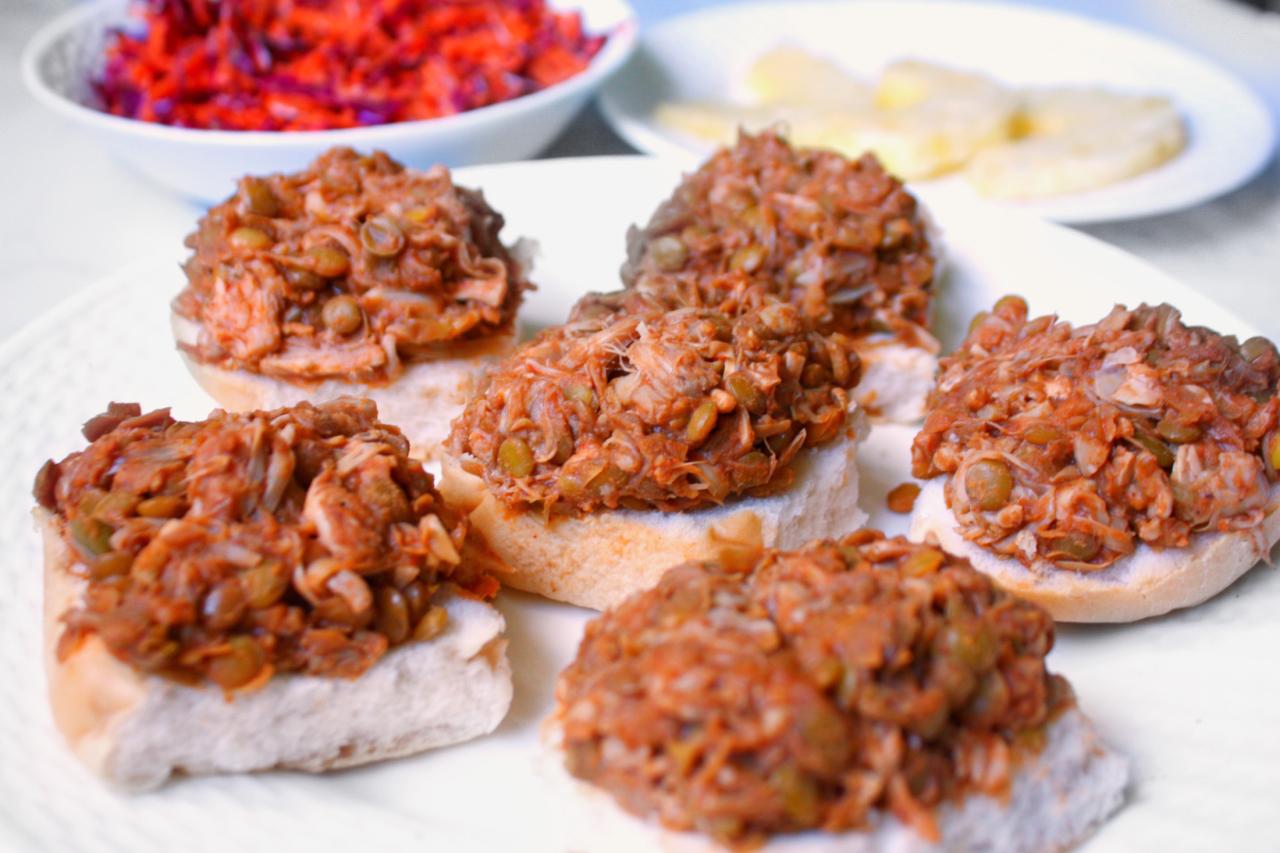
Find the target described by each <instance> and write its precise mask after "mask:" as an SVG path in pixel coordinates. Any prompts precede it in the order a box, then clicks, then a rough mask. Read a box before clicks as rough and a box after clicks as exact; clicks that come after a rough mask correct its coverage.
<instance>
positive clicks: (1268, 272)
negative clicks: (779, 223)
mask: <svg viewBox="0 0 1280 853" xmlns="http://www.w3.org/2000/svg"><path fill="white" fill-rule="evenodd" d="M710 2H717V0H637V2H635V5H636V7H637V9H638V10H639V12H640V14H641V18H642V22H643V23H649V24H651V23H653V22H654V21H656V20H658V19H660V18H662V17H665V16H668V15H670V14H674V13H675V12H678V11H681V10H684V9H689V8H693V7H695V6H701V5H708V3H710ZM1040 2H1041V3H1042V4H1043V5H1058V6H1063V7H1068V8H1071V9H1073V10H1075V11H1077V12H1082V13H1085V14H1093V15H1095V16H1097V17H1101V18H1105V19H1108V20H1112V21H1115V22H1119V23H1122V24H1127V25H1130V26H1135V27H1138V28H1141V29H1145V30H1148V31H1151V32H1154V33H1156V34H1159V35H1162V36H1165V37H1167V38H1170V39H1172V40H1174V41H1177V42H1179V43H1181V44H1182V45H1184V46H1186V47H1189V48H1191V49H1194V50H1197V51H1199V52H1200V53H1202V54H1205V55H1207V56H1209V57H1211V58H1213V59H1215V60H1217V61H1219V62H1221V63H1222V64H1223V65H1226V66H1227V67H1229V68H1231V69H1232V70H1234V71H1235V72H1236V73H1238V74H1239V75H1240V76H1242V77H1243V78H1244V79H1246V80H1247V81H1248V82H1250V83H1251V84H1252V85H1253V86H1254V87H1255V88H1257V89H1258V90H1259V92H1260V93H1262V94H1263V95H1264V97H1266V98H1267V99H1268V101H1269V102H1270V103H1271V105H1272V108H1273V109H1274V110H1275V111H1276V113H1277V115H1280V16H1276V15H1267V16H1263V15H1260V14H1258V13H1255V12H1252V11H1251V10H1249V9H1247V8H1245V7H1243V6H1237V5H1235V4H1230V3H1227V2H1226V1H1225V0H1112V2H1107V0H1076V2H1071V3H1068V2H1065V0H1040ZM68 5H70V3H69V1H68V0H2V1H0V117H2V118H0V129H2V130H3V133H0V151H2V156H0V245H2V246H3V249H4V255H5V257H7V258H9V268H8V271H7V273H6V274H5V276H4V277H3V279H2V280H0V305H2V306H3V308H2V310H0V340H2V339H5V338H7V337H9V336H10V335H11V334H12V333H13V332H14V331H16V330H17V329H19V328H20V327H21V326H23V325H24V324H25V323H27V322H29V321H30V320H31V319H33V318H34V317H36V316H38V315H39V314H41V313H43V312H44V311H46V310H48V309H49V308H50V307H52V306H53V305H54V304H56V303H57V302H58V301H60V300H61V299H63V298H65V297H66V296H68V295H69V294H71V293H73V292H74V291H75V290H77V289H78V288H81V287H84V286H86V285H88V284H90V283H92V282H93V281H95V280H97V279H99V278H101V277H103V276H105V275H107V274H109V273H111V272H113V271H115V270H117V269H119V268H120V267H123V266H124V265H126V264H128V263H129V262H130V261H133V260H135V259H137V258H140V257H144V256H148V255H155V254H157V253H160V252H170V253H172V254H174V256H175V257H176V256H177V251H178V249H177V247H178V246H180V243H181V240H182V237H183V235H184V234H186V233H187V232H188V231H190V230H191V228H192V225H193V224H194V222H195V220H196V218H197V217H198V216H199V210H198V209H196V208H195V207H192V206H190V205H188V204H186V203H184V202H181V201H178V200H176V199H174V198H172V197H170V196H168V195H166V194H164V193H163V192H161V191H160V190H158V189H155V188H153V187H151V186H150V185H148V184H146V183H143V182H142V181H140V180H138V179H136V178H135V176H134V175H132V174H130V173H129V172H127V171H125V170H124V169H123V168H122V167H120V166H119V165H118V164H116V163H115V162H114V161H112V160H111V159H110V158H108V157H107V156H106V154H104V153H103V152H102V151H100V150H99V149H98V148H97V147H96V146H95V145H93V144H92V143H91V142H90V141H89V140H87V139H83V138H80V137H79V136H78V135H77V134H76V132H75V131H74V130H73V129H71V128H70V127H69V126H67V125H66V124H64V123H62V122H61V121H60V120H58V119H57V118H55V117H54V116H53V115H51V114H49V113H47V112H46V111H45V110H44V109H42V108H41V107H40V106H39V105H37V104H36V103H35V101H34V100H32V99H31V98H30V96H28V95H27V94H26V92H25V91H24V90H23V88H22V85H21V82H20V80H19V78H18V72H17V68H18V56H19V54H20V52H21V49H22V45H23V44H24V43H25V42H26V40H27V38H28V37H29V36H30V34H31V33H32V32H34V30H35V29H36V28H37V27H38V26H39V24H40V23H41V22H42V21H43V20H45V19H47V18H48V17H50V16H52V15H53V14H54V13H56V12H57V11H58V10H59V9H61V8H64V7H66V6H68ZM627 150H629V149H627V147H626V146H625V144H623V143H622V142H621V141H620V140H619V139H618V138H617V137H616V136H614V135H613V134H612V133H611V132H610V131H609V130H608V129H607V128H606V127H605V126H604V125H603V123H602V122H601V121H600V119H599V116H598V114H596V113H595V112H594V110H588V111H587V112H586V113H584V115H583V116H581V117H579V119H578V120H577V121H576V122H575V124H574V125H572V126H571V127H570V128H569V130H568V131H567V132H566V134H565V135H564V137H562V138H561V139H560V140H559V141H558V142H557V143H556V144H554V145H553V146H552V148H551V150H550V151H549V154H551V155H563V154H593V153H594V154H603V153H618V152H623V151H627ZM1083 230H1085V231H1087V232H1088V233H1090V234H1092V235H1094V236H1096V237H1099V238H1101V239H1103V240H1106V241H1108V242H1111V243H1114V244H1115V245H1117V246H1120V247H1121V248H1124V249H1127V250H1129V251H1131V252H1134V253H1136V254H1138V255H1139V256H1141V257H1143V258H1146V259H1147V260H1149V261H1151V262H1152V263H1154V264H1156V265H1157V266H1159V267H1161V268H1163V269H1164V270H1165V271H1167V272H1169V273H1171V274H1172V275H1174V276H1175V277H1178V278H1180V279H1182V280H1183V281H1185V282H1187V283H1188V284H1190V285H1192V286H1193V287H1196V288H1199V289H1201V290H1202V291H1204V292H1205V293H1206V294H1208V295H1210V296H1211V297H1213V298H1214V299H1217V300H1219V301H1220V302H1222V303H1223V304H1225V305H1226V306H1228V307H1229V308H1231V309H1233V310H1234V311H1235V312H1237V313H1238V314H1240V315H1241V316H1243V317H1247V318H1249V319H1250V320H1252V321H1253V322H1254V323H1255V324H1256V325H1257V326H1259V327H1261V328H1262V329H1263V330H1264V331H1265V332H1267V333H1268V334H1269V335H1270V336H1271V337H1273V338H1275V339H1277V340H1280V164H1277V163H1272V165H1271V167H1270V168H1269V169H1268V170H1267V171H1266V172H1265V173H1264V174H1263V175H1262V176H1261V177H1260V178H1259V179H1257V180H1255V181H1254V182H1253V183H1251V184H1250V185H1249V186H1247V187H1245V188H1243V189H1241V190H1238V191H1236V192H1234V193H1232V194H1230V195H1228V196H1226V197H1224V198H1221V199H1219V200H1217V201H1214V202H1211V203H1209V204H1205V205H1201V206H1199V207H1197V208H1194V209H1191V210H1186V211H1182V212H1179V213H1174V214H1169V215H1166V216H1161V217H1155V218H1151V219H1145V220H1139V221H1133V222H1125V223H1116V224H1110V225H1097V226H1090V227H1086V228H1084V229H1083ZM169 295H170V294H163V295H158V297H159V298H167V297H168V296H169Z"/></svg>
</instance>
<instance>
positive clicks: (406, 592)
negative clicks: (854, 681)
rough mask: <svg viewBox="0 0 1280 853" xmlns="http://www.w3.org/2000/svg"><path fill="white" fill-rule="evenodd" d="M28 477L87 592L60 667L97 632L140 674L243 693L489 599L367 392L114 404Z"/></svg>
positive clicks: (483, 561)
mask: <svg viewBox="0 0 1280 853" xmlns="http://www.w3.org/2000/svg"><path fill="white" fill-rule="evenodd" d="M85 437H86V438H88V439H89V440H90V441H91V444H90V445H89V446H88V447H87V448H86V449H84V450H82V451H79V452H76V453H72V454H71V455H69V456H68V457H67V458H65V459H63V460H62V461H61V462H53V461H50V462H48V463H46V464H45V466H44V468H42V469H41V471H40V474H39V475H38V477H37V479H36V486H35V494H36V499H37V501H38V502H39V503H40V504H41V506H43V507H44V508H46V509H47V510H49V511H50V512H52V513H53V514H54V517H55V520H56V523H57V525H58V528H59V530H60V532H61V534H62V536H63V537H64V539H65V541H66V544H67V545H68V547H69V549H70V552H71V554H72V557H73V559H74V564H73V566H72V568H71V571H72V572H73V573H75V574H77V575H78V576H80V577H82V578H83V579H84V580H85V581H86V583H87V587H86V590H85V593H84V596H83V600H82V601H80V602H79V603H78V604H77V605H76V606H75V607H74V608H73V609H72V610H71V611H70V612H68V613H67V614H65V615H64V616H63V620H64V622H65V624H66V627H65V630H64V632H63V634H62V636H61V638H60V641H59V645H58V654H59V657H60V658H63V659H65V658H66V657H67V656H68V655H69V654H71V653H72V652H73V651H74V650H75V649H76V648H77V647H78V646H79V644H80V643H82V642H83V641H84V640H85V639H87V638H88V637H90V636H96V637H98V638H99V639H101V641H102V642H103V643H104V644H105V645H106V647H107V649H108V650H109V651H110V652H111V653H112V654H113V655H115V656H116V657H118V658H120V659H121V660H123V661H125V662H126V663H128V664H130V665H132V666H133V667H135V668H136V669H138V670H140V671H142V672H145V673H151V674H157V675H161V676H165V677H168V678H172V679H175V680H178V681H182V682H186V683H199V682H202V681H210V682H213V683H214V684H217V685H219V686H221V687H222V688H224V689H227V690H233V689H248V688H252V687H255V686H258V685H261V684H262V683H264V682H265V681H266V680H267V679H269V678H270V677H271V675H272V674H273V673H279V672H299V673H306V674H310V675H328V676H342V677H347V678H354V677H356V676H358V675H360V674H361V673H362V672H364V671H365V670H366V669H367V668H368V667H369V666H371V665H372V664H373V663H374V662H376V661H377V660H378V659H379V658H380V657H381V656H382V655H383V654H384V653H385V652H386V651H387V649H388V648H389V647H392V646H395V645H398V644H400V643H404V642H409V641H413V640H428V639H431V638H432V637H434V636H436V635H438V634H439V633H440V632H441V631H443V630H444V628H445V626H446V625H447V623H448V614H447V612H446V610H445V608H444V607H443V606H442V605H441V604H440V603H439V602H438V599H437V593H439V592H441V591H442V590H444V589H446V588H447V589H452V590H455V591H459V592H462V593H464V594H467V595H472V596H482V597H488V596H491V595H493V594H494V593H495V592H496V591H497V583H496V581H494V579H493V578H492V576H491V575H489V574H488V573H487V570H486V567H487V566H491V563H490V562H489V561H490V560H491V559H492V558H491V557H490V556H489V555H488V552H487V550H486V549H485V548H484V545H483V543H482V542H481V541H479V540H478V539H477V537H476V536H475V534H471V535H470V536H469V535H468V524H467V520H466V518H465V517H464V516H463V515H462V514H461V513H458V512H455V511H454V510H452V509H450V508H449V507H448V506H446V505H445V504H444V503H443V501H442V499H441V497H440V495H439V493H438V492H436V490H435V488H434V484H433V482H432V479H431V475H430V474H428V473H426V472H425V471H423V469H422V466H421V464H419V463H418V462H417V461H415V460H412V459H410V458H409V456H408V450H409V445H408V442H407V441H406V440H405V439H404V437H403V436H402V435H400V433H399V431H398V430H396V429H395V428H394V427H388V426H385V425H383V424H381V423H379V422H378V421H377V410H376V408H375V407H374V405H373V403H371V402H369V401H367V400H353V399H349V398H348V399H342V400H338V401H335V402H333V403H328V404H325V405H322V406H312V405H310V404H307V403H303V404H301V405H299V406H296V407H293V408H289V409H278V410H276V411H272V412H252V413H248V414H240V415H232V414H227V413H225V412H222V411H216V412H214V414H213V415H212V416H210V418H209V419H208V420H205V421H199V422H183V421H175V420H174V419H173V418H172V417H170V415H169V412H168V410H167V409H160V410H157V411H154V412H149V413H147V414H143V413H142V411H141V409H140V408H139V407H138V406H137V404H117V403H113V404H112V405H111V408H110V409H109V410H108V412H106V413H105V414H103V415H100V416H98V417H97V418H94V419H93V420H91V421H90V422H89V423H87V424H86V425H85Z"/></svg>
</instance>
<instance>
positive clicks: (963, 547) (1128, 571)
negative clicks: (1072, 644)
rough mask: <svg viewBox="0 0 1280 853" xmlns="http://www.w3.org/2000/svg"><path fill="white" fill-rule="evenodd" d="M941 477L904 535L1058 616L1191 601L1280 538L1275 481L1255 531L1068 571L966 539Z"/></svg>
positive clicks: (1123, 612) (1163, 608) (1205, 536)
mask: <svg viewBox="0 0 1280 853" xmlns="http://www.w3.org/2000/svg"><path fill="white" fill-rule="evenodd" d="M944 489H945V480H944V478H937V479H934V480H930V481H929V482H927V483H924V484H923V486H922V487H921V490H920V496H919V497H918V498H917V499H916V503H915V508H914V509H913V511H912V514H911V529H910V532H909V534H908V536H909V537H910V538H911V539H913V540H915V541H917V542H920V541H924V540H925V539H927V538H929V537H933V538H934V539H936V540H937V543H938V544H939V545H940V546H942V548H943V550H945V551H948V552H949V553H952V554H955V555H956V556H959V557H964V558H966V559H968V560H969V562H971V563H972V564H973V567H974V568H975V569H978V570H979V571H981V572H984V573H986V574H988V575H990V576H991V577H993V578H994V579H995V580H996V582H997V583H999V584H1000V585H1001V586H1003V587H1004V588H1005V589H1008V590H1010V591H1011V592H1014V593H1016V594H1017V595H1020V596H1022V597H1023V598H1027V599H1030V600H1031V601H1034V602H1035V603H1037V604H1039V605H1041V606H1042V607H1044V608H1045V609H1046V610H1048V611H1049V613H1051V614H1052V615H1053V618H1054V619H1056V620H1058V621H1059V622H1133V621H1136V620H1139V619H1146V618H1149V617H1151V616H1160V615H1162V614H1164V613H1168V612H1170V611H1172V610H1178V609H1180V608H1183V607H1192V606H1194V605H1197V604H1200V603H1201V602H1204V601H1207V600H1208V599H1210V598H1212V597H1213V596H1215V595H1217V594H1218V593H1219V592H1221V591H1222V590H1224V589H1226V588H1227V587H1228V586H1230V585H1231V584H1232V583H1234V582H1235V581H1236V579H1238V578H1239V577H1240V576H1241V575H1243V574H1244V573H1245V572H1247V571H1249V569H1251V568H1253V567H1254V566H1255V565H1256V564H1257V563H1258V561H1259V560H1262V559H1265V558H1266V557H1267V555H1268V554H1269V553H1270V551H1271V548H1272V546H1273V545H1275V543H1276V542H1277V541H1278V540H1280V485H1277V486H1274V487H1272V491H1271V495H1270V500H1269V501H1268V504H1267V512H1266V516H1265V518H1264V519H1263V522H1262V524H1261V526H1260V527H1258V528H1256V529H1255V530H1252V531H1234V532H1229V533H1199V534H1195V535H1194V536H1193V537H1192V539H1191V544H1190V545H1189V546H1188V547H1186V548H1166V549H1164V550H1162V551H1157V550H1155V549H1154V548H1152V547H1151V546H1149V545H1145V544H1140V545H1138V547H1137V549H1136V550H1135V551H1134V552H1133V553H1132V554H1130V555H1129V556H1127V557H1123V558H1121V559H1119V560H1117V561H1116V562H1115V563H1113V564H1112V565H1110V566H1108V567H1107V568H1106V569H1103V570H1102V571H1098V572H1089V573H1087V574H1086V573H1081V572H1070V571H1064V570H1062V569H1057V568H1054V567H1053V566H1051V565H1050V564H1048V563H1047V562H1045V561H1044V560H1037V561H1036V562H1035V563H1033V564H1032V566H1031V567H1030V568H1028V567H1026V566H1024V565H1022V563H1020V562H1018V561H1017V560H1016V559H1012V558H1009V557H1000V556H997V555H995V554H992V553H991V552H990V551H987V550H986V549H985V548H983V547H981V546H980V545H977V544H976V543H974V542H971V541H969V540H968V539H965V538H964V537H963V536H962V535H961V534H960V532H959V531H958V530H957V529H956V524H955V516H953V515H952V513H951V510H950V508H949V507H948V506H947V502H946V494H945V491H944Z"/></svg>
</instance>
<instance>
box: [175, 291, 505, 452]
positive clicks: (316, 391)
mask: <svg viewBox="0 0 1280 853" xmlns="http://www.w3.org/2000/svg"><path fill="white" fill-rule="evenodd" d="M171 319H172V324H173V333H174V337H175V339H176V340H177V341H178V343H180V344H182V343H186V344H192V343H194V342H195V339H196V336H197V334H198V329H197V327H196V325H195V324H194V323H192V322H191V321H190V320H187V319H185V318H183V317H181V316H179V315H177V314H173V315H172V318H171ZM517 337H518V335H517V333H516V332H511V333H507V334H501V335H495V336H492V337H489V338H484V339H482V340H477V341H467V342H462V343H459V344H456V345H455V346H454V347H453V348H452V349H451V352H450V355H449V356H448V357H444V358H436V359H432V360H430V361H420V362H414V363H412V364H408V365H405V369H404V372H403V373H401V374H400V375H399V376H398V377H397V378H396V379H395V380H394V381H393V382H389V383H380V384H366V383H362V382H351V381H347V380H342V379H325V380H323V381H320V382H315V383H305V384H304V383H294V382H289V381H287V380H284V379H279V378H276V377H273V376H266V375H263V374H261V373H253V372H251V371H248V370H228V369H227V368H224V367H219V366H217V365H213V364H205V363H203V362H200V361H197V360H196V359H194V358H192V357H191V356H190V355H189V354H187V353H186V352H185V351H184V352H182V360H183V361H184V362H185V363H186V365H187V369H188V370H189V371H191V375H192V376H193V377H195V380H196V382H198V383H199V385H200V387H201V388H203V389H204V390H205V391H206V392H207V393H208V394H209V396H210V397H212V398H213V399H214V400H215V401H216V402H217V404H218V405H219V406H221V407H222V408H224V409H226V410H228V411H231V412H248V411H253V410H255V409H277V408H281V407H283V406H295V405H297V404H298V403H301V402H303V401H304V400H306V401H310V402H313V403H323V402H327V401H329V400H336V399H338V398H339V397H366V398H368V399H370V400H373V401H374V402H375V403H377V404H378V413H379V416H380V417H381V418H382V420H383V421H385V422H386V423H391V424H395V425H396V426H398V427H400V431H401V432H403V433H404V434H405V436H406V437H407V438H408V439H409V442H410V444H411V445H412V452H413V455H414V456H416V457H418V458H420V459H427V460H435V459H436V458H438V457H439V454H440V444H441V442H443V441H444V439H445V437H446V436H448V434H449V423H450V422H451V421H452V420H453V419H454V418H456V417H457V416H458V415H459V414H460V413H461V412H462V409H463V406H464V405H465V404H466V401H467V398H468V397H469V396H470V395H471V392H472V391H473V390H475V388H476V387H477V385H478V383H479V381H480V379H481V377H482V376H483V375H484V373H485V371H487V370H488V369H489V368H490V367H492V366H493V365H495V364H497V363H498V361H499V360H500V359H501V358H502V357H503V356H504V355H506V354H507V353H509V352H510V351H511V350H512V349H514V348H515V345H516V338H517Z"/></svg>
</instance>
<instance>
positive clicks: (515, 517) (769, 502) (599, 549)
mask: <svg viewBox="0 0 1280 853" xmlns="http://www.w3.org/2000/svg"><path fill="white" fill-rule="evenodd" d="M855 436H856V433H855ZM442 465H443V469H444V470H443V475H442V477H441V480H440V492H441V494H443V495H444V497H445V499H446V500H447V501H449V502H450V503H452V504H454V505H456V506H460V507H463V508H464V509H466V510H468V511H469V513H470V517H471V522H472V524H473V525H474V526H475V527H476V529H478V530H479V532H480V533H481V534H482V535H483V536H484V537H485V539H486V540H487V541H488V543H489V546H490V547H491V548H492V549H493V550H494V552H495V553H497V555H498V556H499V557H500V558H501V559H502V561H503V562H505V563H506V565H507V569H506V570H505V571H498V572H497V573H498V577H499V579H500V580H501V581H502V583H503V584H504V585H507V586H512V587H515V588H516V589H522V590H525V591H527V592H533V593H536V594H538V595H542V596H545V597H547V598H553V599H556V600H557V601H566V602H568V603H570V604H576V605H579V606H580V607H589V608H592V609H594V610H603V609H605V608H607V607H610V606H612V605H614V604H618V603H619V602H621V601H622V600H623V599H625V598H627V597H628V596H630V595H631V594H632V593H635V592H639V591H641V590H645V589H649V588H650V587H652V586H653V585H655V584H656V583H657V582H658V580H659V579H660V578H661V577H662V575H663V573H664V572H666V570H667V569H668V568H670V567H671V566H674V565H677V564H679V563H683V562H687V561H690V560H713V559H718V558H720V557H721V556H723V555H724V554H725V552H726V551H735V550H741V549H752V550H754V549H757V548H760V547H772V548H798V547H800V546H801V545H803V544H804V543H806V542H808V541H810V540H812V539H816V538H821V537H827V536H835V535H838V534H841V533H847V532H850V531H852V530H856V529H857V528H858V527H861V526H862V524H863V523H864V522H865V521H866V519H867V515H866V513H864V512H863V511H862V510H861V509H859V508H858V505H857V499H858V466H857V447H856V438H852V437H851V438H849V439H847V440H842V441H838V442H835V443H832V444H830V445H826V446H822V447H817V448H812V449H809V450H806V451H805V452H804V453H803V454H801V456H800V458H799V459H798V460H797V462H796V483H795V484H794V485H793V486H792V487H791V488H790V489H788V490H787V491H785V492H783V493H781V494H778V495H773V496H770V497H767V498H747V499H741V500H734V501H729V502H727V503H725V504H724V505H723V506H720V507H713V508H708V509H700V510H693V511H688V512H673V513H666V512H662V511H660V510H648V511H637V510H626V509H620V510H608V511H602V512H594V513H590V514H588V515H585V516H582V517H580V518H575V517H567V518H555V519H553V520H551V521H550V522H548V521H546V520H544V519H543V517H542V516H541V514H539V513H537V512H530V511H516V510H512V509H510V508H509V507H507V506H505V505H504V504H502V502H501V501H499V500H498V499H497V498H495V497H494V496H493V495H492V494H490V493H489V492H488V490H487V489H486V488H485V485H484V482H483V480H481V479H480V478H479V477H477V476H475V475H473V474H469V473H467V472H466V471H464V470H462V468H461V467H460V465H459V462H458V460H456V459H454V458H452V457H451V456H449V455H447V454H446V455H445V457H444V459H443V460H442Z"/></svg>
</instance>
